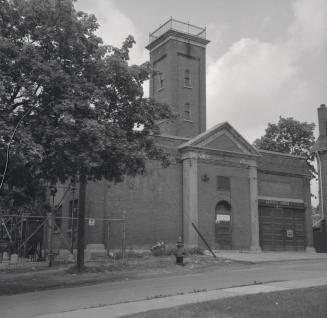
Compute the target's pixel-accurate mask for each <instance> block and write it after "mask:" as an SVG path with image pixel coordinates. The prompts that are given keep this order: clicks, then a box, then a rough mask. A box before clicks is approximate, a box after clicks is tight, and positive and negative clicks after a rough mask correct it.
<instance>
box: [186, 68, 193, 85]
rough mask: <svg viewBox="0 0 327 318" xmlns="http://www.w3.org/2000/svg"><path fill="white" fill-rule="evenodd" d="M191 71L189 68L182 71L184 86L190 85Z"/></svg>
mask: <svg viewBox="0 0 327 318" xmlns="http://www.w3.org/2000/svg"><path fill="white" fill-rule="evenodd" d="M191 84H192V83H191V71H190V70H185V73H184V86H185V87H191Z"/></svg>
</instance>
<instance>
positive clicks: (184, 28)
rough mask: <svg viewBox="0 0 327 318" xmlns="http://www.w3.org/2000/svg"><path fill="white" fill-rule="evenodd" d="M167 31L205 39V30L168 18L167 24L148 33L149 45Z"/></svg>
mask: <svg viewBox="0 0 327 318" xmlns="http://www.w3.org/2000/svg"><path fill="white" fill-rule="evenodd" d="M169 30H175V31H178V32H182V33H186V34H189V35H192V36H197V37H200V38H202V39H205V38H206V28H201V27H198V26H196V25H193V24H189V23H185V22H182V21H179V20H175V19H173V18H170V19H169V20H168V21H167V22H165V23H164V24H162V25H161V26H160V27H159V28H157V29H156V30H154V31H153V32H152V33H150V35H149V42H150V43H151V42H152V41H154V40H156V39H157V38H159V37H160V36H161V35H163V34H164V33H165V32H167V31H169Z"/></svg>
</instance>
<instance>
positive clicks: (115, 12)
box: [75, 0, 149, 96]
mask: <svg viewBox="0 0 327 318" xmlns="http://www.w3.org/2000/svg"><path fill="white" fill-rule="evenodd" d="M75 7H76V9H77V10H81V11H85V12H87V13H93V14H94V15H95V16H96V17H97V19H98V22H99V25H100V27H99V29H98V30H97V32H96V33H97V34H98V35H99V36H100V37H101V38H102V39H103V41H104V43H106V44H111V45H114V46H117V47H120V46H121V44H122V43H123V41H124V40H125V39H126V37H127V36H128V35H130V34H131V35H133V36H134V38H135V40H136V44H135V45H134V46H133V48H132V50H131V51H130V64H142V63H144V62H145V61H147V60H148V59H149V53H148V51H146V49H145V48H144V46H143V43H145V39H144V35H143V34H141V33H140V32H139V31H138V29H137V27H136V26H135V24H134V23H133V21H132V19H131V18H130V17H129V16H127V15H126V14H124V13H123V12H122V11H120V10H119V9H118V8H117V7H115V5H114V3H113V1H112V0H92V1H89V0H79V1H78V2H76V4H75ZM148 86H149V84H148V83H147V82H146V83H145V84H144V86H143V89H144V93H145V96H148V95H149V94H148V91H149V88H148Z"/></svg>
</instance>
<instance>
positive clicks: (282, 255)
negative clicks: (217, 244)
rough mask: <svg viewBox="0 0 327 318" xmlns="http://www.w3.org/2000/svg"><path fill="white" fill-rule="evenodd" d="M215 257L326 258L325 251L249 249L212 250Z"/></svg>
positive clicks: (261, 260)
mask: <svg viewBox="0 0 327 318" xmlns="http://www.w3.org/2000/svg"><path fill="white" fill-rule="evenodd" d="M214 252H215V254H216V256H217V257H220V258H224V259H229V260H232V261H238V262H247V263H252V264H256V263H264V262H282V261H301V260H319V259H326V260H327V253H315V252H250V251H221V250H216V251H214Z"/></svg>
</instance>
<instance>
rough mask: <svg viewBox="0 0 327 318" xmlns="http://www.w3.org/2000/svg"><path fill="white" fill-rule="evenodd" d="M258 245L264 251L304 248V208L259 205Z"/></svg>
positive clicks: (301, 249) (299, 249)
mask: <svg viewBox="0 0 327 318" xmlns="http://www.w3.org/2000/svg"><path fill="white" fill-rule="evenodd" d="M259 211H260V245H261V248H262V250H266V251H303V250H304V249H305V213H304V208H303V209H299V208H290V207H269V206H261V207H259Z"/></svg>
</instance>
